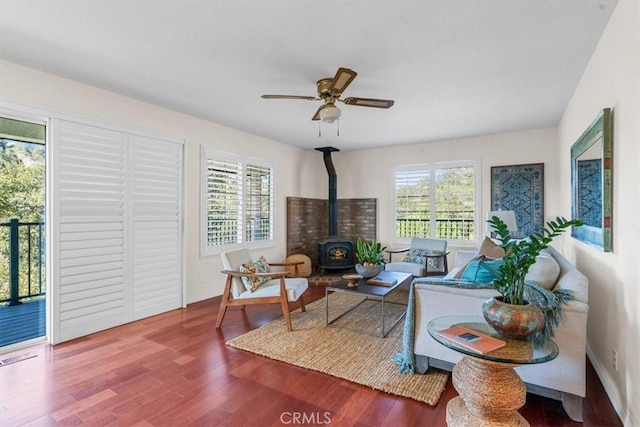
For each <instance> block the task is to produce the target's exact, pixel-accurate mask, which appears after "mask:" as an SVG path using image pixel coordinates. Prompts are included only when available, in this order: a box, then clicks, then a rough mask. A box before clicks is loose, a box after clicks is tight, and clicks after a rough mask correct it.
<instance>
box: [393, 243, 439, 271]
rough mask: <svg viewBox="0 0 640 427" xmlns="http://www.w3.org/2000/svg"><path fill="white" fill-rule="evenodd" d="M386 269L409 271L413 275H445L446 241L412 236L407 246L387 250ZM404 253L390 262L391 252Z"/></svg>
mask: <svg viewBox="0 0 640 427" xmlns="http://www.w3.org/2000/svg"><path fill="white" fill-rule="evenodd" d="M386 252H387V253H388V254H389V262H388V263H387V264H386V265H385V270H387V271H399V272H403V273H410V274H413V275H414V276H445V275H446V274H447V273H448V272H449V264H448V262H447V255H448V254H449V252H447V241H446V240H444V239H426V238H421V237H414V238H413V239H411V244H410V246H409V247H408V248H402V249H395V250H387V251H386ZM398 253H406V255H405V257H404V258H403V259H402V261H398V262H392V261H393V260H392V259H391V257H392V256H393V254H398Z"/></svg>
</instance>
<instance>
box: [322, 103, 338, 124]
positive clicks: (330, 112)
mask: <svg viewBox="0 0 640 427" xmlns="http://www.w3.org/2000/svg"><path fill="white" fill-rule="evenodd" d="M341 114H342V111H340V109H339V108H338V107H336V106H335V105H329V106H327V107H325V108H323V109H322V110H320V120H322V121H323V122H325V123H333V122H335V121H336V120H338V119H339V118H340V115H341Z"/></svg>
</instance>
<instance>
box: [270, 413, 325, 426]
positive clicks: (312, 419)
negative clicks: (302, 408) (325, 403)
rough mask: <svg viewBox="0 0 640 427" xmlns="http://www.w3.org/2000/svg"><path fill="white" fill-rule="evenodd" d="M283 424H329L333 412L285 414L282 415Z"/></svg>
mask: <svg viewBox="0 0 640 427" xmlns="http://www.w3.org/2000/svg"><path fill="white" fill-rule="evenodd" d="M280 422H281V423H282V424H293V425H302V424H329V423H331V412H283V413H282V414H280Z"/></svg>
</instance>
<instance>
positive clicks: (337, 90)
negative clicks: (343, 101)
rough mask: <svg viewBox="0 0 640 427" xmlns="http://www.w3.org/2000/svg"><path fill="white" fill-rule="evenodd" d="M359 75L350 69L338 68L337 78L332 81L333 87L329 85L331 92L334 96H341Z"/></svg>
mask: <svg viewBox="0 0 640 427" xmlns="http://www.w3.org/2000/svg"><path fill="white" fill-rule="evenodd" d="M357 75H358V73H356V72H355V71H353V70H350V69H348V68H342V67H340V68H338V72H336V75H335V77H334V78H333V80H331V85H329V92H330V93H332V94H334V95H339V94H341V93H342V92H344V90H345V89H346V88H347V86H349V85H350V84H351V82H352V81H353V79H355V78H356V76H357Z"/></svg>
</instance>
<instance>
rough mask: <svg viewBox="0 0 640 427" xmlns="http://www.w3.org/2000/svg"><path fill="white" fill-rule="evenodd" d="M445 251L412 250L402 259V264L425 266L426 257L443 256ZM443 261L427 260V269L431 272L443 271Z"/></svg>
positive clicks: (440, 258) (440, 259) (439, 258)
mask: <svg viewBox="0 0 640 427" xmlns="http://www.w3.org/2000/svg"><path fill="white" fill-rule="evenodd" d="M444 253H445V252H444V251H440V250H437V249H410V250H409V252H408V253H407V254H406V255H405V257H404V258H403V259H402V262H412V263H414V264H423V265H424V257H425V255H442V254H444ZM442 264H443V260H442V257H436V258H431V257H430V258H427V267H428V268H429V270H438V269H442Z"/></svg>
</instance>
